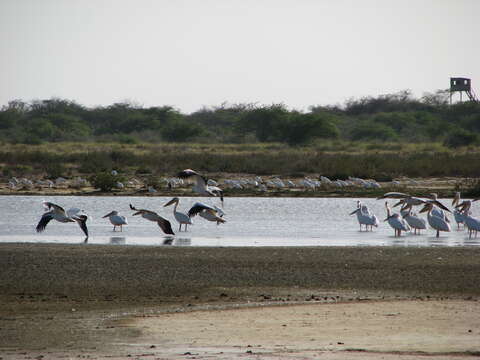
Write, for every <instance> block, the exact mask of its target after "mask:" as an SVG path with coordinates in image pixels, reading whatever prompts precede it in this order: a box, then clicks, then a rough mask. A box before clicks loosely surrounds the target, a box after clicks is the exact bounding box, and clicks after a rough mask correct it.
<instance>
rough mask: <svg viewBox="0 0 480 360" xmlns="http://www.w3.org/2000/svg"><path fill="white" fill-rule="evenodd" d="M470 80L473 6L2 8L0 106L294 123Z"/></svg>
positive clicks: (258, 1)
mask: <svg viewBox="0 0 480 360" xmlns="http://www.w3.org/2000/svg"><path fill="white" fill-rule="evenodd" d="M451 76H462V77H469V78H472V86H473V88H474V89H475V90H476V92H477V96H478V95H480V1H478V0H396V1H394V0H361V1H360V0H343V1H342V0H316V1H314V0H183V1H182V0H179V1H174V0H170V1H169V0H125V1H122V0H0V106H2V105H6V104H7V103H8V101H10V100H13V99H21V100H24V101H31V100H35V99H49V98H51V97H58V98H62V99H69V100H74V101H76V102H78V103H80V104H82V105H86V106H99V105H102V106H103V105H111V104H113V103H115V102H122V101H131V102H134V103H137V104H140V105H143V106H145V107H150V106H163V105H170V106H174V107H175V108H177V109H179V110H180V111H182V112H183V113H190V112H193V111H196V110H199V109H201V108H202V107H203V106H208V107H210V106H218V105H220V104H221V103H223V102H228V103H257V104H272V103H283V104H285V105H286V106H287V107H289V108H291V109H298V110H304V111H306V110H308V107H309V106H311V105H329V104H330V105H333V104H342V103H344V102H345V100H347V99H349V98H352V97H353V98H358V97H361V96H369V95H372V96H377V95H380V94H387V93H393V92H397V91H400V90H405V89H410V90H412V91H413V93H414V95H415V96H418V97H419V96H421V95H422V94H423V93H424V92H434V91H435V90H437V89H446V88H448V87H449V78H450V77H451Z"/></svg>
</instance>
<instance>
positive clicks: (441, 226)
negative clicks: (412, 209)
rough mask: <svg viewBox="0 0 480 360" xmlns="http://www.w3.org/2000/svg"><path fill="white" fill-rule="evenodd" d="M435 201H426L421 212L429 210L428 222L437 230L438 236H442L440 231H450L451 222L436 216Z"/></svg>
mask: <svg viewBox="0 0 480 360" xmlns="http://www.w3.org/2000/svg"><path fill="white" fill-rule="evenodd" d="M433 210H434V205H433V203H426V204H425V206H424V207H423V209H422V210H420V212H421V213H422V212H427V211H428V214H427V220H428V224H429V225H430V226H431V227H432V228H433V229H434V230H436V231H437V235H436V237H439V236H440V231H447V232H448V231H450V230H451V229H450V224H449V223H448V222H447V221H446V220H445V218H443V217H440V216H436V215H435V212H434V211H433Z"/></svg>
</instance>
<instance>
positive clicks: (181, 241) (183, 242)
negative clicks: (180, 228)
mask: <svg viewBox="0 0 480 360" xmlns="http://www.w3.org/2000/svg"><path fill="white" fill-rule="evenodd" d="M191 244H192V239H190V238H178V239H175V238H174V237H171V236H168V237H165V238H164V240H163V245H175V246H190V245H191Z"/></svg>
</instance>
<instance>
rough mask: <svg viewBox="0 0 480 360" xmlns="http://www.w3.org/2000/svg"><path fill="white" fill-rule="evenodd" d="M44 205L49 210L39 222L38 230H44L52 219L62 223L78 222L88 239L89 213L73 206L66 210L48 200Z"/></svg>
mask: <svg viewBox="0 0 480 360" xmlns="http://www.w3.org/2000/svg"><path fill="white" fill-rule="evenodd" d="M43 205H44V206H45V208H46V209H47V210H48V211H47V212H45V213H44V214H43V215H42V217H41V219H40V221H39V222H38V224H37V227H36V230H37V232H42V231H44V230H45V228H46V227H47V225H48V223H49V222H50V221H52V220H56V221H58V222H61V223H69V222H76V223H77V224H78V225H79V226H80V229H82V231H83V233H84V234H85V236H86V238H85V241H87V240H88V228H87V220H88V215H87V214H86V213H85V212H84V211H83V210H80V209H79V208H71V209H68V210H67V211H65V209H64V208H62V207H61V206H59V205H57V204H54V203H51V202H48V201H45V202H44V203H43Z"/></svg>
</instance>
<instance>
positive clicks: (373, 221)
mask: <svg viewBox="0 0 480 360" xmlns="http://www.w3.org/2000/svg"><path fill="white" fill-rule="evenodd" d="M353 214H357V220H358V223H359V224H360V231H362V225H365V231H368V226H370V230H371V231H373V226H375V227H378V219H377V217H376V216H375V215H373V214H372V213H371V212H370V210H369V209H368V207H367V205H363V204H361V203H360V201H357V209H356V210H354V211H352V212H351V213H350V215H353Z"/></svg>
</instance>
